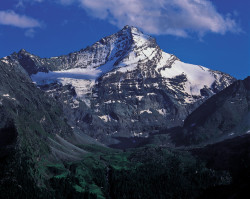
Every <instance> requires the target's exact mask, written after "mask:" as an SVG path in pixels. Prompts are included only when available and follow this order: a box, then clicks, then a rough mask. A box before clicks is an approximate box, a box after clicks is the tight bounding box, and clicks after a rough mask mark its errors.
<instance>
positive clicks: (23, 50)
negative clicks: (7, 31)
mask: <svg viewBox="0 0 250 199" xmlns="http://www.w3.org/2000/svg"><path fill="white" fill-rule="evenodd" d="M18 53H28V52H27V51H26V50H25V49H23V48H22V49H21V50H19V52H18Z"/></svg>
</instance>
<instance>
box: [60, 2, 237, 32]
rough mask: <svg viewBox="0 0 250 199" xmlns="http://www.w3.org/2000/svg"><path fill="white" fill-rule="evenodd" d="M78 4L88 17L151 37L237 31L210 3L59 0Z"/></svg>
mask: <svg viewBox="0 0 250 199" xmlns="http://www.w3.org/2000/svg"><path fill="white" fill-rule="evenodd" d="M60 1H61V3H62V4H64V5H65V4H66V5H68V4H70V3H74V2H78V3H80V5H81V7H82V8H84V9H85V10H86V11H87V12H88V13H89V14H90V15H91V16H93V17H95V18H99V19H103V20H108V21H109V22H110V23H112V24H114V25H116V26H118V27H122V26H124V25H126V24H128V25H134V26H137V27H139V28H141V29H142V30H144V31H145V32H147V33H150V34H159V35H160V34H169V35H176V36H181V37H186V36H188V35H189V34H190V33H197V34H199V35H204V34H206V33H208V32H212V33H218V34H225V33H226V32H239V31H240V28H239V26H238V25H237V23H236V21H235V19H233V18H232V17H230V15H223V14H220V13H219V12H218V11H217V10H216V8H215V6H214V5H213V4H212V2H211V1H209V0H60Z"/></svg>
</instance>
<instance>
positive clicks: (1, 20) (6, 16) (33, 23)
mask: <svg viewBox="0 0 250 199" xmlns="http://www.w3.org/2000/svg"><path fill="white" fill-rule="evenodd" d="M0 25H10V26H15V27H18V28H36V27H41V23H40V22H39V21H38V20H36V19H33V18H31V17H28V16H25V15H19V14H17V13H15V12H14V11H12V10H8V11H0Z"/></svg>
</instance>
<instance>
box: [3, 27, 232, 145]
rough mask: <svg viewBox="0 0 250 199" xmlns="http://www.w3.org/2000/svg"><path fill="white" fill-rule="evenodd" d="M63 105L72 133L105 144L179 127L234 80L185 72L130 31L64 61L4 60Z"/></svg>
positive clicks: (16, 56)
mask: <svg viewBox="0 0 250 199" xmlns="http://www.w3.org/2000/svg"><path fill="white" fill-rule="evenodd" d="M1 61H2V62H5V63H12V64H20V65H21V66H22V67H23V68H24V69H25V70H26V71H27V73H28V74H29V75H30V77H31V78H32V80H33V81H34V82H35V83H36V84H37V85H38V86H39V87H40V88H41V89H43V90H45V91H46V92H48V93H49V95H50V96H53V97H55V98H56V99H57V100H59V101H60V103H62V104H63V107H64V112H65V115H66V116H67V118H68V120H69V122H70V123H71V125H72V127H73V128H76V129H79V130H80V131H84V132H85V133H87V134H89V135H91V136H93V137H95V138H96V139H99V140H101V141H103V142H105V143H107V144H111V143H113V142H114V140H112V138H113V137H120V136H141V137H147V136H148V134H149V133H154V132H158V131H159V130H160V129H162V128H170V127H174V126H178V125H182V124H183V121H184V119H185V118H186V117H187V115H188V114H190V113H191V112H192V111H193V110H195V109H196V108H197V107H198V106H199V105H200V104H201V103H203V102H204V101H205V100H206V99H208V98H209V97H211V96H212V95H214V94H215V93H218V92H219V91H220V90H222V89H224V88H226V87H227V86H229V85H230V84H231V83H232V82H234V81H235V79H234V78H233V77H231V76H229V75H227V74H225V73H222V72H219V71H213V70H210V69H208V68H205V67H202V66H197V65H192V64H186V63H183V62H181V61H180V60H179V59H178V58H177V57H176V56H174V55H171V54H168V53H165V52H163V51H162V50H161V49H160V47H159V46H158V45H157V43H156V41H155V39H154V38H152V37H150V36H148V35H145V34H143V33H142V32H141V31H139V30H138V29H137V28H135V27H129V26H125V27H124V28H123V29H122V30H121V31H119V32H117V33H115V34H113V35H111V36H108V37H105V38H103V39H101V40H100V41H98V42H96V43H95V44H93V45H92V46H90V47H87V48H86V49H82V50H80V51H78V52H74V53H70V54H69V55H66V56H59V57H52V58H49V59H47V58H40V57H38V56H35V55H32V54H30V53H28V52H26V51H25V50H21V51H20V52H18V53H13V54H12V55H10V56H8V57H5V58H3V59H2V60H1Z"/></svg>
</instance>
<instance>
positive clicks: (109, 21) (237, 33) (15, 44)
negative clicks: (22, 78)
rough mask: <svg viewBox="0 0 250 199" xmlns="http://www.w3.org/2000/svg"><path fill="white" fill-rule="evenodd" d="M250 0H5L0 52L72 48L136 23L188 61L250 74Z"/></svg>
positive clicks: (47, 53) (43, 53)
mask: <svg viewBox="0 0 250 199" xmlns="http://www.w3.org/2000/svg"><path fill="white" fill-rule="evenodd" d="M249 8H250V1H249V0H237V1H236V0H0V57H4V56H7V55H9V54H11V53H13V52H14V51H16V52H17V51H19V50H20V49H21V48H24V49H26V50H27V51H29V52H31V53H33V54H36V55H38V56H40V57H52V56H58V55H63V54H68V53H70V52H73V51H77V50H80V49H82V48H85V47H86V46H88V45H91V44H93V43H94V42H96V41H98V40H99V39H101V38H102V37H104V36H108V35H110V34H113V33H115V32H117V31H118V30H119V29H121V28H122V27H123V26H125V25H127V24H128V25H133V26H136V27H138V28H139V29H141V30H142V31H143V32H145V33H147V34H150V35H152V36H153V37H155V38H156V40H157V43H158V44H159V46H160V47H161V48H162V49H163V50H164V51H165V52H168V53H172V54H175V55H176V56H177V57H179V58H180V59H181V60H182V61H184V62H187V63H192V64H199V65H202V66H205V67H208V68H211V69H214V70H220V71H223V72H226V73H229V74H230V75H232V76H234V77H236V78H239V79H243V78H245V77H246V76H248V75H250V13H249Z"/></svg>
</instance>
